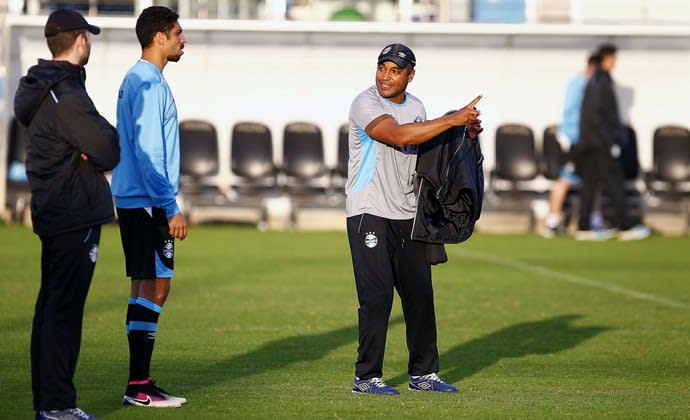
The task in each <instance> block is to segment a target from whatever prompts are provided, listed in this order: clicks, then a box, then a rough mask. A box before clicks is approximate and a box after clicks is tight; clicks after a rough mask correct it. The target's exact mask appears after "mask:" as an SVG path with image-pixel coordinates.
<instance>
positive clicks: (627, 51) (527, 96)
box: [0, 16, 690, 202]
mask: <svg viewBox="0 0 690 420" xmlns="http://www.w3.org/2000/svg"><path fill="white" fill-rule="evenodd" d="M44 20H45V17H38V16H34V17H26V16H10V17H8V20H7V22H6V25H5V33H4V34H3V45H4V48H3V57H4V62H5V66H6V86H5V92H6V95H5V111H6V112H5V119H8V118H9V116H10V115H12V97H13V92H14V91H15V90H16V85H17V80H18V78H19V77H20V76H21V75H22V74H23V73H25V71H26V69H27V68H28V67H29V66H30V65H32V64H34V63H35V62H36V59H37V58H38V57H43V58H49V53H48V50H47V47H46V46H45V40H44V39H43V37H42V26H43V23H44ZM90 20H91V21H93V23H95V24H97V25H100V26H101V27H102V28H103V32H102V33H101V35H99V36H97V37H94V45H93V48H92V55H91V60H90V62H89V64H88V66H87V73H88V78H87V88H88V90H89V92H90V95H91V97H92V98H93V100H94V102H95V104H96V106H97V108H98V109H99V110H100V111H101V112H102V114H104V115H105V116H106V117H107V118H108V119H110V120H111V121H112V122H113V123H114V122H115V102H116V97H117V91H118V86H119V84H120V81H121V79H122V77H123V75H124V73H125V72H126V71H127V69H128V68H129V67H130V66H131V65H132V64H133V63H134V62H135V60H136V59H137V58H138V57H139V55H140V49H139V46H138V43H137V41H136V37H135V34H134V30H133V27H134V19H132V18H91V19H90ZM181 24H182V26H183V29H184V31H185V34H186V35H187V38H188V44H187V45H186V47H185V55H184V57H183V58H182V60H181V61H180V62H179V63H170V64H169V65H168V66H167V67H166V69H165V71H164V74H165V76H166V79H167V80H168V82H169V84H170V85H171V87H172V90H173V93H174V95H175V99H176V102H177V106H178V112H179V116H180V118H181V119H189V118H202V119H207V120H210V121H212V122H213V123H214V124H215V126H216V128H217V130H218V133H219V140H220V152H221V159H222V160H221V174H220V175H219V176H218V179H217V181H219V182H231V181H232V178H231V175H230V174H229V170H228V167H229V163H228V162H229V158H228V154H229V150H228V149H229V137H230V129H231V127H232V124H233V123H234V122H236V121H241V120H257V121H262V122H265V123H267V124H268V125H269V127H271V129H272V131H273V135H274V142H275V153H276V155H275V157H276V162H278V163H279V162H280V156H281V147H280V146H281V142H282V127H283V126H284V125H285V124H286V123H287V122H290V121H295V120H308V121H313V122H316V123H317V124H319V125H320V126H321V128H322V130H323V132H324V136H325V141H326V159H327V163H329V164H335V161H336V139H337V137H336V135H337V129H338V126H339V125H340V124H342V123H344V122H346V121H347V117H348V109H349V106H350V103H351V101H352V99H353V98H354V97H355V96H356V95H357V94H358V93H359V92H361V91H362V90H363V89H365V88H366V87H368V86H369V85H371V84H372V83H373V81H374V72H375V67H376V56H377V54H378V53H379V51H380V49H381V48H382V47H383V46H384V45H385V44H386V43H389V42H403V43H405V44H407V45H408V46H410V47H411V48H412V49H413V50H414V51H415V54H416V55H417V61H418V65H417V74H416V76H415V79H414V81H413V82H412V83H411V84H410V85H409V87H408V89H409V91H410V92H412V93H413V94H415V95H417V96H418V97H420V98H421V99H422V100H423V101H424V102H425V104H426V106H427V113H428V115H429V117H435V116H439V115H441V114H443V113H444V112H446V111H448V110H450V109H454V108H458V107H461V106H463V105H465V104H466V103H467V102H468V101H470V100H471V99H472V98H474V97H475V96H476V95H477V94H478V93H483V94H484V99H482V101H481V102H480V104H479V107H480V109H481V110H482V120H483V121H484V126H485V134H484V135H483V140H482V143H483V145H482V147H483V150H484V153H485V155H486V163H485V168H486V169H490V168H491V167H492V166H493V160H494V157H493V134H494V131H495V129H496V127H497V126H498V125H499V124H502V123H506V122H520V123H524V124H527V125H529V126H530V127H532V128H533V129H534V130H535V134H536V136H537V141H538V142H540V139H541V133H542V131H543V129H544V128H545V127H546V126H548V125H550V124H553V123H557V122H558V121H559V119H560V113H561V103H562V100H563V96H564V89H565V85H566V83H567V81H568V79H569V78H570V77H571V76H572V75H573V74H574V73H575V72H576V71H579V70H580V69H581V68H583V66H584V64H585V60H586V57H587V55H588V52H589V51H590V50H591V49H593V48H594V47H595V46H596V45H597V44H599V43H600V42H602V41H613V42H615V43H617V44H618V45H619V46H620V48H621V50H620V54H619V61H618V67H617V68H616V70H615V71H614V78H615V80H616V82H617V84H618V91H619V97H620V103H621V113H622V116H623V119H624V120H625V121H627V122H629V123H630V124H631V125H632V126H633V127H634V128H635V129H636V131H637V133H638V141H639V152H640V158H641V163H642V166H643V167H644V168H649V167H650V165H651V158H652V156H651V135H652V132H653V130H654V128H655V127H657V126H659V125H661V124H679V125H683V126H687V125H689V121H690V118H689V112H688V110H689V109H690V54H689V52H690V51H689V50H690V29H688V28H686V27H674V26H665V27H651V26H634V27H632V26H577V25H480V24H448V25H446V24H371V23H346V22H338V23H305V22H281V23H270V22H247V21H244V22H240V21H203V20H190V21H182V22H181ZM5 127H6V121H5ZM5 127H3V131H2V132H1V133H2V134H1V137H0V153H2V154H0V156H5V155H6V154H5V153H6V148H5V147H6V145H5V143H6V142H5V138H4V136H5V133H6V132H7V130H6V128H5ZM4 170H5V168H4V165H0V179H4V178H5V174H4ZM3 189H4V186H0V199H2V202H4V197H3V191H2V190H3Z"/></svg>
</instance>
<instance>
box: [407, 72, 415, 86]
mask: <svg viewBox="0 0 690 420" xmlns="http://www.w3.org/2000/svg"><path fill="white" fill-rule="evenodd" d="M412 79H414V69H412V70H410V74H409V75H408V76H407V83H410V82H411V81H412Z"/></svg>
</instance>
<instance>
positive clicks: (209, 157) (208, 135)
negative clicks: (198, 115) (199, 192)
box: [180, 120, 219, 178]
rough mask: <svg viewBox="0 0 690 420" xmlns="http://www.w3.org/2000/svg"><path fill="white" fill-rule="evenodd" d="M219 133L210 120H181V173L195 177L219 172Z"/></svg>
mask: <svg viewBox="0 0 690 420" xmlns="http://www.w3.org/2000/svg"><path fill="white" fill-rule="evenodd" d="M218 166H219V164H218V135H217V134H216V128H215V127H214V126H213V124H211V123H210V122H208V121H203V120H187V121H182V122H180V173H181V174H183V175H189V176H192V177H195V178H199V177H204V176H211V175H217V174H218Z"/></svg>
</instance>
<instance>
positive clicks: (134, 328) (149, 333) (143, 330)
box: [128, 297, 163, 381]
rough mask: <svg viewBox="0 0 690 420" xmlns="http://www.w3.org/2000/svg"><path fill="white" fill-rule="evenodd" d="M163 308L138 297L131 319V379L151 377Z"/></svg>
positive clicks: (129, 339) (129, 338)
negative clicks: (152, 357) (154, 349)
mask: <svg viewBox="0 0 690 420" xmlns="http://www.w3.org/2000/svg"><path fill="white" fill-rule="evenodd" d="M162 310H163V308H162V307H160V306H158V305H156V304H155V303H153V302H151V301H149V300H147V299H144V298H141V297H139V298H137V299H136V303H135V305H134V308H133V310H132V317H131V319H130V321H129V335H128V341H129V380H130V381H141V380H146V379H147V378H149V376H151V375H150V370H151V356H152V355H153V346H154V344H155V343H156V331H157V330H158V317H159V316H160V314H161V312H162Z"/></svg>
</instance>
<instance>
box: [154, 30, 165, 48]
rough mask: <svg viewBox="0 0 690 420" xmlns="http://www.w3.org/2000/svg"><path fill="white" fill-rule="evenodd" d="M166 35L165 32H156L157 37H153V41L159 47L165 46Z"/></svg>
mask: <svg viewBox="0 0 690 420" xmlns="http://www.w3.org/2000/svg"><path fill="white" fill-rule="evenodd" d="M165 39H166V37H165V34H164V33H163V32H156V35H154V36H153V41H154V42H155V43H157V44H158V45H163V44H165Z"/></svg>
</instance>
